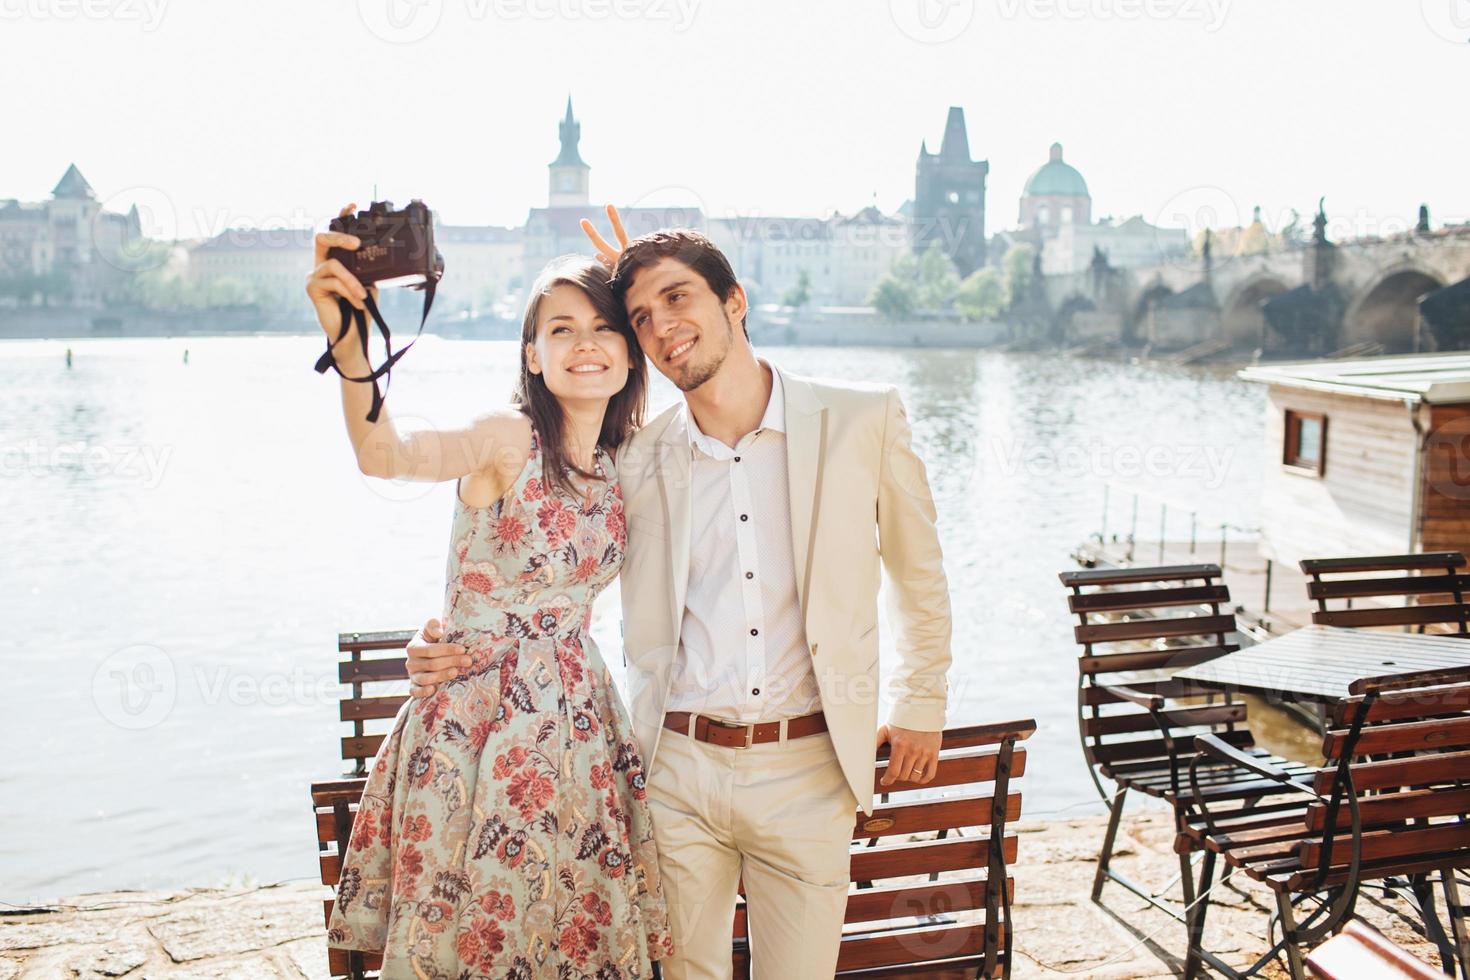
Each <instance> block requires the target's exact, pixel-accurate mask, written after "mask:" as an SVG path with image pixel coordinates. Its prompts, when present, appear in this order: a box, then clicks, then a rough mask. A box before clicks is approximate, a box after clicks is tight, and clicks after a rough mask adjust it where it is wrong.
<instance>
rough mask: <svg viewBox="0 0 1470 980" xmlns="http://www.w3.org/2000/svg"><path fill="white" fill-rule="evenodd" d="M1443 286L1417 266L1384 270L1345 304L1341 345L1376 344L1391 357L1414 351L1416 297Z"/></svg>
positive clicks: (1417, 300)
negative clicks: (1346, 305) (1345, 310)
mask: <svg viewBox="0 0 1470 980" xmlns="http://www.w3.org/2000/svg"><path fill="white" fill-rule="evenodd" d="M1443 285H1445V283H1444V280H1442V279H1441V278H1440V277H1439V276H1438V275H1436V274H1435V273H1433V272H1431V271H1429V270H1427V269H1424V268H1422V267H1420V266H1417V265H1401V266H1397V267H1394V268H1390V269H1387V270H1384V272H1383V273H1381V274H1380V275H1379V276H1378V278H1376V279H1375V280H1374V281H1373V284H1372V285H1370V286H1369V287H1368V288H1366V289H1364V290H1362V291H1360V292H1359V293H1358V295H1357V296H1356V297H1354V299H1353V301H1352V302H1351V303H1350V304H1349V305H1348V309H1347V314H1346V316H1344V317H1343V343H1344V344H1361V343H1374V342H1376V343H1380V344H1382V345H1383V347H1384V351H1385V352H1386V353H1390V354H1393V353H1403V352H1405V351H1410V350H1413V349H1414V326H1415V324H1416V323H1418V321H1419V297H1420V296H1423V295H1424V294H1425V293H1427V292H1429V291H1430V290H1434V289H1438V288H1440V287H1441V286H1443Z"/></svg>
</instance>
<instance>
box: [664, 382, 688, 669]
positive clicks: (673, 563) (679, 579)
mask: <svg viewBox="0 0 1470 980" xmlns="http://www.w3.org/2000/svg"><path fill="white" fill-rule="evenodd" d="M688 412H689V409H688V408H687V407H684V406H681V407H680V409H679V413H678V415H677V416H676V417H675V418H674V419H673V420H672V421H671V422H670V423H669V425H668V426H667V427H666V428H665V429H664V431H663V434H662V435H661V436H660V437H659V442H658V450H657V452H658V461H657V462H658V489H659V495H660V497H661V498H662V500H663V506H664V526H665V527H666V528H668V529H669V540H668V557H669V574H670V575H671V576H672V578H673V582H672V583H671V584H672V585H673V597H674V604H673V607H672V613H673V631H674V632H673V637H674V645H675V646H677V645H678V637H679V627H680V625H681V624H682V622H683V620H684V599H685V596H687V595H688V593H689V547H690V540H689V538H690V533H691V531H690V528H691V526H692V525H693V522H694V517H693V512H692V510H691V508H692V506H693V504H692V501H693V494H692V493H691V488H690V465H691V464H690V448H689V429H688Z"/></svg>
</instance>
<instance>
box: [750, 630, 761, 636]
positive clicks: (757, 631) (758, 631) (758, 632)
mask: <svg viewBox="0 0 1470 980" xmlns="http://www.w3.org/2000/svg"><path fill="white" fill-rule="evenodd" d="M750 635H751V636H760V635H761V631H760V630H751V631H750Z"/></svg>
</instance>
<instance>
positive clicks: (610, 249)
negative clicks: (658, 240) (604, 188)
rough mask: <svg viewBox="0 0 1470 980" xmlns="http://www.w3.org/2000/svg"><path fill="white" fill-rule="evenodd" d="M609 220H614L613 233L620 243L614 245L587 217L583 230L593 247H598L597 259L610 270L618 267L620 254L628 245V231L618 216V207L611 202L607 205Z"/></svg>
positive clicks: (583, 222) (584, 220)
mask: <svg viewBox="0 0 1470 980" xmlns="http://www.w3.org/2000/svg"><path fill="white" fill-rule="evenodd" d="M607 220H608V221H611V222H612V230H613V235H614V236H615V237H616V238H617V240H618V244H617V245H616V246H614V245H612V244H611V243H610V242H608V240H607V239H606V238H603V237H602V236H601V235H599V234H598V233H597V228H596V226H595V225H593V224H592V222H590V221H588V220H587V219H586V218H583V219H582V231H583V232H584V233H585V234H586V235H587V237H588V239H590V240H591V242H592V247H593V248H595V249H597V261H599V262H601V263H602V264H603V265H604V266H606V267H607V271H608V272H612V271H613V269H615V268H617V265H618V256H620V255H622V254H623V249H625V248H627V247H628V233H627V232H626V231H624V230H623V221H622V219H621V218H619V217H618V209H617V208H615V207H613V206H612V205H611V204H609V205H608V206H607Z"/></svg>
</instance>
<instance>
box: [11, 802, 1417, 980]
mask: <svg viewBox="0 0 1470 980" xmlns="http://www.w3.org/2000/svg"><path fill="white" fill-rule="evenodd" d="M1016 829H1017V831H1018V832H1019V833H1020V861H1019V862H1018V864H1017V866H1016V868H1015V875H1016V903H1015V907H1014V909H1013V915H1014V920H1015V923H1016V958H1015V966H1014V969H1013V973H1012V975H1013V977H1015V978H1016V980H1061V978H1076V977H1087V978H1097V980H1123V978H1149V980H1153V978H1163V977H1173V976H1177V975H1178V971H1179V967H1180V965H1181V962H1182V960H1181V958H1180V956H1179V955H1178V954H1179V951H1180V949H1181V948H1182V946H1183V938H1184V937H1183V933H1184V927H1183V926H1182V925H1179V924H1178V923H1176V922H1174V920H1172V919H1170V918H1169V917H1168V916H1166V915H1164V914H1163V913H1161V912H1158V911H1155V910H1152V909H1148V908H1147V907H1146V906H1144V904H1143V903H1142V901H1140V900H1139V899H1137V898H1135V897H1134V896H1133V895H1132V894H1131V893H1130V892H1128V891H1126V890H1124V889H1123V888H1121V887H1119V886H1117V885H1110V886H1108V888H1107V890H1106V891H1105V892H1104V893H1103V901H1104V906H1105V907H1099V906H1096V905H1094V904H1092V902H1090V901H1089V900H1088V895H1089V893H1090V891H1091V887H1092V876H1093V869H1094V867H1095V865H1094V863H1093V862H1094V859H1095V858H1096V855H1097V847H1098V844H1099V843H1100V842H1101V840H1102V832H1103V823H1102V821H1100V820H1099V819H1096V818H1087V819H1081V820H1066V821H1050V822H1045V823H1042V822H1025V821H1023V822H1021V823H1018V824H1017V825H1016ZM1171 839H1172V832H1171V828H1170V823H1169V820H1168V817H1167V815H1166V814H1162V813H1156V814H1146V815H1143V816H1139V817H1137V818H1134V819H1131V820H1127V821H1125V824H1124V830H1123V832H1122V833H1120V835H1119V839H1118V859H1117V865H1118V867H1119V869H1120V870H1122V871H1123V872H1124V873H1125V874H1128V875H1129V876H1130V877H1132V878H1133V879H1134V880H1137V881H1148V882H1164V881H1167V880H1168V879H1169V878H1171V877H1172V876H1173V875H1174V874H1175V872H1176V871H1177V869H1178V863H1177V861H1176V859H1175V858H1174V855H1173V852H1172V851H1171V849H1170V842H1171ZM326 894H327V890H326V889H325V888H323V887H322V886H321V885H320V884H317V883H316V882H314V881H294V882H286V883H282V884H279V885H268V886H261V887H255V888H240V889H235V890H230V889H192V890H189V891H182V892H113V893H108V894H100V895H85V896H80V897H76V898H70V899H63V900H60V901H58V902H57V903H55V904H54V905H53V906H51V907H49V909H50V910H49V911H39V910H37V911H31V910H27V911H24V912H17V911H14V910H5V909H0V980H61V978H66V980H72V978H85V980H96V978H125V980H145V978H146V980H214V978H219V980H254V978H257V977H259V978H289V980H325V978H326V977H327V957H326V947H325V945H324V943H323V936H324V931H325V930H324V929H323V926H322V905H321V900H322V898H323V897H325V896H326ZM1268 907H1274V906H1273V905H1272V903H1271V899H1270V896H1269V894H1267V893H1265V892H1264V890H1262V889H1259V888H1254V887H1250V888H1245V889H1244V890H1243V891H1237V890H1236V889H1234V888H1233V887H1231V886H1226V887H1224V888H1222V889H1217V891H1216V905H1214V906H1213V907H1212V908H1211V910H1210V916H1209V919H1208V920H1207V921H1208V923H1209V926H1208V928H1207V931H1206V941H1207V944H1208V945H1209V947H1210V948H1211V949H1214V950H1216V951H1217V952H1221V953H1222V954H1224V955H1226V956H1227V958H1228V959H1229V960H1230V961H1231V962H1232V963H1234V964H1235V965H1240V964H1243V963H1245V962H1247V961H1249V960H1252V959H1254V958H1255V956H1256V955H1259V953H1260V952H1261V951H1263V950H1264V949H1265V948H1266V946H1267V943H1266V941H1265V928H1266V909H1267V908H1268ZM1358 911H1359V914H1361V915H1363V916H1364V917H1365V918H1367V919H1368V920H1369V921H1371V922H1373V923H1374V924H1375V925H1377V926H1378V927H1379V928H1381V929H1383V930H1384V931H1385V932H1387V933H1388V934H1389V935H1390V936H1391V937H1392V938H1393V939H1394V940H1395V941H1397V942H1399V943H1401V944H1403V945H1404V946H1406V947H1407V948H1409V949H1410V950H1411V951H1412V952H1414V953H1415V954H1416V955H1418V956H1419V957H1420V958H1422V959H1425V960H1426V961H1428V962H1431V963H1436V964H1437V960H1436V959H1435V958H1434V957H1433V956H1432V955H1431V952H1430V950H1431V947H1430V946H1429V945H1428V943H1427V942H1426V941H1425V940H1423V939H1421V938H1420V937H1419V936H1417V935H1416V934H1415V933H1414V932H1413V930H1412V929H1411V928H1410V927H1409V924H1408V920H1407V919H1406V918H1405V917H1404V914H1403V910H1402V909H1401V908H1400V907H1398V906H1396V905H1394V904H1392V903H1390V904H1388V905H1383V904H1381V903H1380V902H1379V901H1378V900H1376V899H1375V898H1373V897H1370V896H1364V897H1363V898H1361V899H1360V900H1359V903H1358ZM1266 976H1267V977H1272V978H1279V977H1284V976H1286V972H1285V970H1284V968H1281V967H1280V966H1277V967H1275V968H1274V969H1270V970H1268V972H1267V974H1266ZM795 980H799V978H795Z"/></svg>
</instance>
